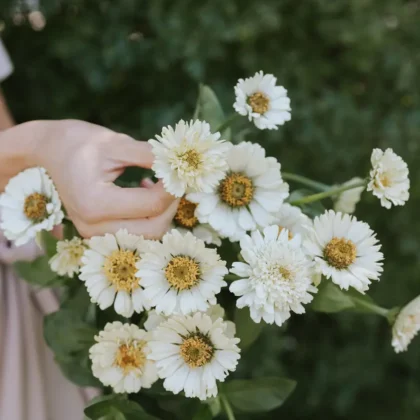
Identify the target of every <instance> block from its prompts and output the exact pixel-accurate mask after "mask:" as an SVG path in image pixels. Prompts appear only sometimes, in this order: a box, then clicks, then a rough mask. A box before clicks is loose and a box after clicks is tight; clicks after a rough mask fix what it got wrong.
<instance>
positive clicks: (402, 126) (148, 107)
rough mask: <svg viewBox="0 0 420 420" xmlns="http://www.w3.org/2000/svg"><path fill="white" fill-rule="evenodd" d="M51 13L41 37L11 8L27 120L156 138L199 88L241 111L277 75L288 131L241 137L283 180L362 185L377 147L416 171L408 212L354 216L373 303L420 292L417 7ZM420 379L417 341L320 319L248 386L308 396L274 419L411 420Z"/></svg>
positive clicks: (390, 1)
mask: <svg viewBox="0 0 420 420" xmlns="http://www.w3.org/2000/svg"><path fill="white" fill-rule="evenodd" d="M41 2H42V10H43V11H44V13H45V15H46V17H47V25H46V27H45V29H44V30H42V31H34V30H33V29H32V28H31V26H30V25H29V23H28V22H27V21H25V22H23V23H22V24H20V25H15V24H13V13H14V10H15V8H14V7H12V5H11V4H8V3H15V2H11V1H5V0H2V2H1V3H2V4H1V6H0V11H1V12H0V15H1V16H2V18H3V20H4V22H5V30H4V32H3V39H4V41H5V43H6V44H7V46H8V49H9V50H10V53H11V55H12V57H13V61H14V63H15V66H16V71H15V73H14V75H13V77H11V78H10V79H9V80H8V81H7V82H6V83H5V84H4V90H5V93H6V96H7V98H8V100H9V102H10V106H11V108H12V110H13V113H14V115H15V116H16V118H17V120H18V121H24V120H29V119H39V118H49V119H53V118H70V117H71V118H80V119H84V120H88V121H91V122H95V123H99V124H102V125H105V126H109V127H111V128H114V129H117V130H120V131H123V132H126V133H128V134H131V135H134V136H136V137H137V138H140V139H147V138H149V137H151V136H153V135H154V134H155V133H157V132H159V131H160V128H161V126H162V125H166V124H171V123H174V122H176V121H177V120H178V119H180V118H181V117H184V118H189V117H190V116H191V115H192V112H193V109H194V104H195V100H196V96H197V90H198V84H199V83H200V82H204V83H206V84H209V85H211V86H212V87H213V88H214V89H215V91H216V92H217V94H218V95H219V97H220V98H221V100H222V102H223V105H224V107H225V109H226V110H229V109H230V108H231V106H232V103H233V86H234V84H235V83H236V80H237V79H238V78H239V77H246V76H249V75H252V74H253V73H254V72H255V71H257V70H260V69H262V70H264V71H266V72H272V73H274V74H275V75H276V76H277V77H278V79H279V81H280V82H281V84H283V85H284V86H285V87H287V89H288V90H289V95H290V97H291V99H292V108H293V113H292V121H291V122H289V123H287V124H286V125H285V126H284V128H281V129H280V130H279V131H278V132H271V133H265V132H264V133H261V132H256V131H253V130H252V131H251V132H249V133H242V135H246V136H247V139H249V140H251V141H259V142H261V143H262V144H263V145H264V146H265V147H266V148H267V149H268V153H269V154H271V155H275V156H277V157H278V158H279V160H280V162H281V163H282V166H283V168H284V170H287V171H290V172H299V173H302V174H303V175H306V176H309V177H313V178H316V179H318V180H320V181H323V182H325V183H337V182H342V181H346V180H347V179H349V178H350V177H352V176H356V175H362V176H363V175H364V174H365V173H366V171H367V170H368V168H369V159H370V153H371V150H372V148H373V147H382V148H385V147H392V148H393V149H394V150H395V152H396V153H398V154H399V155H401V156H402V157H403V159H405V160H406V161H407V163H408V165H409V168H410V173H411V182H412V188H411V199H410V201H409V203H408V204H407V205H406V206H405V207H404V208H393V209H392V210H385V209H383V208H381V207H380V206H379V203H378V202H377V200H376V199H375V198H373V197H371V196H369V194H365V195H366V197H365V201H364V203H363V204H362V205H359V207H358V209H357V212H356V215H357V216H359V217H360V218H362V219H364V220H365V221H367V222H368V223H370V224H371V226H372V227H373V229H374V230H375V231H377V232H378V235H379V238H380V240H381V242H382V244H383V247H384V253H385V256H386V260H385V273H384V275H383V276H382V279H381V281H380V283H378V284H375V285H373V286H372V288H371V290H372V294H373V295H374V296H375V298H376V300H377V301H378V302H379V303H380V304H382V305H383V306H385V307H391V306H395V305H402V304H404V303H406V302H407V301H408V300H409V299H411V298H413V297H414V296H416V295H417V294H419V293H420V270H419V269H420V259H419V254H420V242H419V237H420V223H419V222H418V213H417V211H418V209H417V206H418V205H419V204H420V187H419V186H418V184H417V180H418V179H419V178H420V168H419V162H420V159H419V154H420V91H419V86H418V79H417V77H418V75H419V74H420V71H419V70H420V53H419V44H420V24H419V22H420V2H419V1H418V0H410V1H405V0H352V1H346V0H334V1H331V0H306V1H296V0H258V1H256V0H254V1H252V0H212V1H197V0H196V1H193V0H172V1H164V0H153V1H136V0H119V1H115V0H97V1H89V0H61V1H59V0H44V1H43V0H41ZM236 128H237V130H236V131H237V132H238V131H240V130H241V127H240V126H238V127H236ZM244 361H246V362H244ZM419 370H420V339H418V340H416V341H414V342H413V344H412V345H411V347H410V349H409V351H408V352H407V353H406V354H403V355H398V356H397V355H395V354H394V353H393V351H392V348H391V346H390V331H389V326H388V325H386V323H385V321H384V320H383V319H379V318H376V317H374V316H373V315H367V316H361V315H357V314H351V313H342V314H339V315H335V316H328V315H320V314H315V313H313V312H309V313H308V314H307V315H305V316H294V317H292V319H291V321H290V322H289V323H288V325H287V328H284V329H282V330H281V331H279V329H275V328H266V329H265V330H264V334H263V335H262V336H260V338H259V339H258V341H257V343H256V344H254V345H253V346H252V347H251V348H250V350H249V351H248V352H247V353H245V355H244V359H243V363H242V365H241V368H240V369H239V370H238V372H237V377H251V376H255V377H257V376H263V375H274V374H285V375H286V376H289V377H292V378H294V379H296V380H297V381H298V386H297V388H296V390H295V392H294V394H293V395H292V397H291V398H290V399H289V400H288V401H287V403H286V404H285V405H284V406H283V407H282V408H281V409H279V410H278V412H272V413H269V414H267V415H266V417H264V418H267V419H268V418H277V416H279V417H280V416H281V418H285V419H286V418H287V419H289V420H293V419H296V420H297V419H299V420H302V419H311V420H313V419H329V420H334V419H360V420H371V419H383V420H387V419H393V420H396V419H398V420H400V419H401V420H411V419H413V420H414V419H418V418H419V416H420V371H419ZM244 418H245V417H244ZM255 418H263V417H262V416H261V415H257V416H256V417H255Z"/></svg>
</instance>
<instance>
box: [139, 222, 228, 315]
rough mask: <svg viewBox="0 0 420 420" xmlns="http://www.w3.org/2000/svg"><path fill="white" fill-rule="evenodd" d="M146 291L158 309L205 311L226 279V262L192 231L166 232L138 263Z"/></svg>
mask: <svg viewBox="0 0 420 420" xmlns="http://www.w3.org/2000/svg"><path fill="white" fill-rule="evenodd" d="M137 268H138V273H137V275H138V276H139V277H140V278H141V284H142V286H143V287H144V295H145V297H146V298H147V299H148V300H149V302H150V304H151V306H155V307H156V311H157V312H158V313H163V314H165V315H171V314H175V313H182V314H184V315H186V314H188V313H191V312H195V311H206V310H207V309H208V307H209V306H210V305H213V304H215V303H216V297H215V296H216V295H217V294H218V293H219V292H220V289H221V288H222V287H223V286H226V282H225V281H224V280H223V277H224V276H225V275H226V274H227V273H228V270H227V268H226V262H225V261H222V260H221V259H220V257H219V255H218V254H217V252H216V251H215V250H214V249H210V248H206V247H205V244H204V242H203V241H202V240H200V239H198V238H196V237H195V236H194V235H193V234H192V233H191V232H187V233H186V234H184V235H183V234H181V233H180V232H178V231H177V230H172V231H171V232H169V233H167V234H166V235H165V236H164V237H163V238H162V242H155V243H153V244H152V245H150V249H149V251H148V252H146V253H144V254H142V258H141V260H140V261H139V262H138V263H137Z"/></svg>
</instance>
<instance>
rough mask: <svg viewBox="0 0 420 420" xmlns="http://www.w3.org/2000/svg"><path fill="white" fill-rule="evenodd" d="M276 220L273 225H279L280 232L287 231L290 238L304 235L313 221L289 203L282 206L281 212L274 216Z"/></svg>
mask: <svg viewBox="0 0 420 420" xmlns="http://www.w3.org/2000/svg"><path fill="white" fill-rule="evenodd" d="M274 218H275V220H274V222H273V224H275V225H277V226H278V227H279V229H280V230H281V229H287V230H288V231H289V237H290V238H292V237H293V236H295V235H297V234H299V235H304V234H305V232H306V229H307V226H309V225H310V224H311V219H310V218H309V217H308V216H306V214H304V213H303V212H302V210H301V209H300V208H299V207H296V206H292V205H290V204H288V203H283V204H282V205H281V207H280V210H279V211H278V212H276V213H275V214H274Z"/></svg>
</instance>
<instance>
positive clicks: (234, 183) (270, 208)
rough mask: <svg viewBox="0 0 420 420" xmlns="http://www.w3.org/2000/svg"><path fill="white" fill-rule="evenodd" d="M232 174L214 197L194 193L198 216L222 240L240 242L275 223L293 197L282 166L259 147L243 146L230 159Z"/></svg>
mask: <svg viewBox="0 0 420 420" xmlns="http://www.w3.org/2000/svg"><path fill="white" fill-rule="evenodd" d="M227 159H228V165H229V170H228V172H227V173H226V176H225V178H224V179H223V180H222V181H221V182H220V184H219V186H218V188H216V189H215V190H213V191H212V192H210V193H191V194H188V195H187V199H188V200H190V201H192V202H193V203H196V204H198V206H197V208H196V211H195V215H196V217H197V218H198V220H199V221H200V222H201V223H209V224H210V226H211V227H212V228H213V229H215V230H216V231H217V232H218V233H219V234H220V235H221V236H224V237H228V238H229V239H230V240H231V241H237V240H239V239H240V238H241V237H242V236H243V235H244V234H245V233H246V232H247V231H252V230H255V229H257V228H261V227H266V226H268V225H270V224H272V223H274V222H275V214H276V213H277V212H278V211H279V210H280V208H281V206H282V204H283V201H284V199H285V198H287V197H288V195H289V185H288V184H287V183H285V182H284V181H283V179H282V177H281V174H280V168H281V166H280V163H279V162H277V160H276V159H275V158H273V157H266V156H265V150H264V149H263V148H262V147H261V146H260V145H259V144H252V143H249V142H243V143H240V144H238V145H235V146H233V147H232V148H231V149H230V150H229V153H228V155H227Z"/></svg>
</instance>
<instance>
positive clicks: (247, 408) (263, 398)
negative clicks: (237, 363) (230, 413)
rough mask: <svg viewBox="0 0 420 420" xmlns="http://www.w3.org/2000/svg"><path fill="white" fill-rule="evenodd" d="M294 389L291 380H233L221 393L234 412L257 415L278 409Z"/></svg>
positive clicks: (274, 378)
mask: <svg viewBox="0 0 420 420" xmlns="http://www.w3.org/2000/svg"><path fill="white" fill-rule="evenodd" d="M295 387H296V382H295V381H293V380H291V379H285V378H277V377H269V378H256V379H249V380H233V381H230V382H228V383H227V384H226V385H225V386H224V387H223V391H222V392H223V394H224V395H225V397H226V398H227V399H228V401H229V403H230V404H231V405H232V408H233V409H234V410H235V411H239V412H254V413H259V412H264V411H270V410H274V409H275V408H277V407H280V406H281V405H282V404H283V403H284V402H285V401H286V399H287V398H288V397H289V395H290V394H291V393H292V392H293V390H294V389H295Z"/></svg>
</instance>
